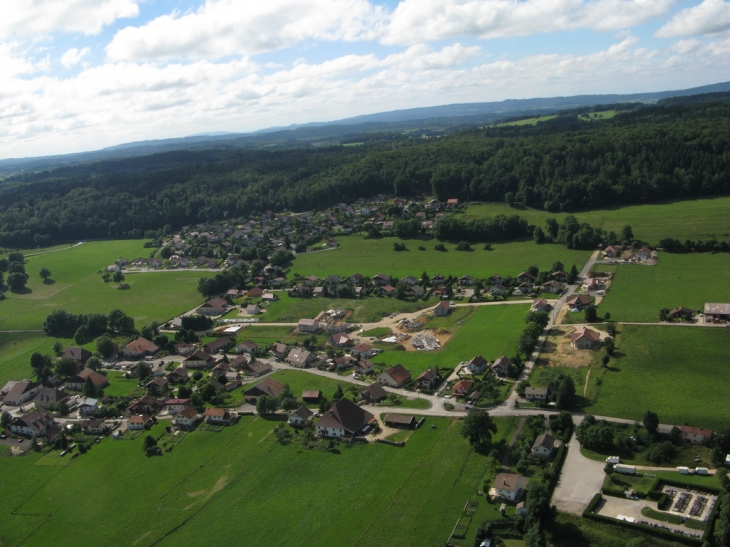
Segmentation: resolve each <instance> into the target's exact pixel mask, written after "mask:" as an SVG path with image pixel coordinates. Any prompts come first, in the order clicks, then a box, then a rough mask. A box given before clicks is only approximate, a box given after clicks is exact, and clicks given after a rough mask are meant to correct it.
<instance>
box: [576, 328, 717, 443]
mask: <svg viewBox="0 0 730 547" xmlns="http://www.w3.org/2000/svg"><path fill="white" fill-rule="evenodd" d="M728 355H730V330H729V329H706V328H699V327H698V328H690V327H669V326H649V325H647V326H641V325H623V326H621V327H620V330H619V332H618V333H617V337H616V358H614V359H612V360H611V362H610V363H609V367H608V368H607V369H601V368H595V367H594V368H593V369H592V380H591V381H592V382H593V381H594V380H595V379H597V378H600V381H601V385H600V386H598V398H597V401H595V403H593V404H592V405H591V406H590V407H589V408H588V409H587V411H588V412H590V413H591V414H596V415H601V416H615V417H618V418H628V419H630V420H641V419H642V418H643V415H644V413H645V412H646V410H647V409H650V410H652V411H654V412H656V413H657V414H658V415H659V419H660V421H661V423H665V424H675V425H681V424H684V423H688V424H690V425H694V426H698V427H707V428H710V429H719V428H725V427H727V416H728V414H730V385H729V384H728V383H727V381H726V380H727V356H728Z"/></svg>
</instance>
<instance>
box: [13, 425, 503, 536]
mask: <svg viewBox="0 0 730 547" xmlns="http://www.w3.org/2000/svg"><path fill="white" fill-rule="evenodd" d="M508 420H509V419H508ZM502 421H503V420H498V425H499V426H502ZM275 423H276V422H275V421H273V420H271V421H270V420H263V419H261V418H259V417H251V418H243V419H242V421H241V423H239V424H238V425H236V426H233V427H230V428H226V429H224V430H223V431H222V432H221V433H212V432H206V431H194V432H192V433H190V434H188V435H187V436H186V438H185V439H184V440H183V441H182V442H181V443H180V444H179V445H178V446H177V447H176V448H175V449H174V450H173V451H172V452H165V454H164V456H162V457H155V458H146V457H145V456H144V455H143V454H142V450H141V439H137V440H135V441H111V440H105V441H103V442H102V443H101V444H100V445H96V446H94V447H93V449H92V450H91V451H90V452H89V453H88V454H85V455H82V456H81V457H79V458H77V459H76V460H73V461H72V462H71V463H70V464H69V465H67V466H66V467H38V468H36V467H33V466H32V465H31V463H32V461H33V459H34V458H36V456H30V457H27V458H22V459H15V458H12V459H11V458H3V459H2V461H0V469H2V472H3V476H4V477H8V475H9V476H10V478H9V479H6V480H4V481H3V482H2V484H0V492H1V493H2V496H3V501H4V504H3V507H4V508H5V515H4V516H3V527H2V529H0V540H1V541H2V542H3V544H8V545H16V544H18V543H20V542H21V541H23V544H24V545H29V546H33V545H56V546H59V547H62V546H65V545H69V546H71V545H73V546H78V545H95V546H106V545H138V546H145V545H152V544H160V545H176V546H184V545H203V544H205V545H219V544H227V543H231V544H237V543H240V541H241V538H244V537H245V543H246V545H250V546H258V545H261V546H263V545H266V546H268V545H272V544H278V543H280V541H281V539H282V538H287V539H286V543H287V544H288V545H292V546H294V547H296V546H299V545H301V546H304V545H306V546H315V547H316V546H318V545H322V546H325V545H364V546H367V545H373V546H380V545H414V546H415V545H419V546H420V545H433V546H437V545H443V544H444V542H445V541H446V539H447V538H448V536H449V534H450V532H451V530H452V528H453V526H454V524H455V522H456V521H457V519H458V518H459V515H460V514H461V511H462V508H463V507H464V504H465V502H466V501H467V500H468V499H470V498H472V497H476V496H475V495H474V494H475V491H476V490H478V489H482V484H483V480H484V478H485V476H487V475H488V473H489V466H490V464H489V462H491V460H489V459H488V458H486V457H484V456H480V455H477V454H475V453H474V452H473V451H472V450H471V449H470V448H469V446H468V445H467V443H466V441H465V440H464V439H463V438H462V437H461V435H460V433H459V422H458V421H452V420H448V419H445V418H428V419H427V424H426V426H424V427H423V428H421V429H420V430H419V431H417V432H416V433H415V434H414V435H413V436H412V437H411V439H410V440H409V441H408V443H407V445H406V446H405V447H403V448H395V447H392V446H387V445H381V444H373V445H359V444H356V445H352V446H347V445H344V444H340V445H338V447H337V448H336V450H335V451H333V452H328V451H325V450H324V449H322V448H318V449H314V450H307V449H304V448H302V446H301V444H299V443H298V442H294V443H293V444H290V445H285V446H282V445H280V444H277V443H276V441H275V437H274V436H273V435H272V434H271V431H272V429H273V426H274V425H275ZM432 425H433V426H435V427H434V428H432V427H431V426H432ZM500 429H502V428H501V427H500ZM507 429H508V428H507ZM151 433H152V434H153V435H154V436H157V435H161V434H162V433H163V429H162V426H156V427H155V428H154V429H153V430H152V432H151ZM495 437H496V439H495V440H499V438H500V433H499V432H498V433H497V435H496V436H495ZM31 470H32V471H31ZM21 481H22V482H21ZM344 485H346V486H344ZM481 504H484V505H485V506H487V504H486V502H485V501H484V500H483V498H482V499H480V505H481ZM333 507H338V508H341V509H340V510H338V511H337V515H336V518H337V522H336V525H333V524H332V522H330V519H331V517H332V515H333V513H332V508H333ZM489 507H490V508H492V509H494V511H492V512H494V513H497V508H498V505H496V506H489ZM15 509H17V511H18V512H19V513H23V514H33V515H48V516H47V517H46V516H42V517H41V516H32V517H26V516H17V515H15V514H13V515H11V514H10V511H12V510H15ZM284 514H285V515H286V518H282V515H284ZM110 515H113V518H112V517H110ZM231 515H234V516H235V518H232V517H231ZM78 530H83V534H82V535H79V533H78ZM470 532H471V533H472V534H473V531H472V530H470ZM23 538H25V539H24V540H23Z"/></svg>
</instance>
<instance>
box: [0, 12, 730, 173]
mask: <svg viewBox="0 0 730 547" xmlns="http://www.w3.org/2000/svg"><path fill="white" fill-rule="evenodd" d="M49 7H51V8H53V9H48V8H49ZM6 11H7V18H6V19H5V21H4V24H3V23H0V68H2V69H3V70H2V71H1V72H0V73H1V74H2V76H0V78H1V79H0V82H2V84H3V89H4V91H5V94H4V95H0V146H1V148H0V150H2V152H0V159H10V158H13V159H21V158H32V157H40V156H53V155H63V154H70V153H81V152H87V151H92V150H100V149H103V148H108V147H111V146H117V145H120V144H126V143H130V142H137V141H145V140H158V139H170V138H181V137H184V136H195V135H201V134H210V133H220V132H230V133H251V132H255V131H258V130H262V129H268V128H272V127H280V128H282V129H285V128H287V127H289V126H292V125H302V124H310V123H328V122H326V121H319V120H327V121H329V122H331V121H336V120H342V119H346V118H352V117H356V116H361V115H368V114H375V113H381V112H391V111H395V110H408V109H413V108H423V107H432V106H444V105H450V104H468V103H479V102H499V101H504V100H510V99H526V98H538V97H540V98H542V97H545V98H547V97H558V96H563V97H569V96H574V95H610V94H633V93H647V92H658V91H667V90H680V89H687V88H693V87H698V86H703V85H709V84H713V83H718V82H725V81H728V80H730V55H728V53H730V3H727V2H723V1H722V0H701V1H697V0H695V1H687V0H684V1H679V2H674V1H672V0H657V1H655V2H651V3H647V2H644V1H642V0H595V1H593V2H584V1H581V0H571V2H566V3H549V4H544V3H543V2H541V1H540V0H525V1H523V2H519V3H515V2H509V1H506V0H484V1H477V0H450V1H448V2H437V1H435V0H434V1H429V2H416V1H415V0H401V1H397V0H385V1H381V2H370V1H368V0H345V1H342V2H331V1H326V0H275V1H274V2H270V3H267V4H266V5H255V6H254V5H249V6H242V5H240V4H236V3H235V2H233V0H208V1H205V2H203V1H201V0H176V1H166V2H153V3H147V2H143V1H142V0H101V1H99V2H93V3H89V2H88V0H70V1H65V2H59V1H56V0H53V1H51V2H45V3H43V5H41V3H40V2H35V3H33V2H32V3H30V4H29V3H28V2H25V1H22V0H10V2H9V5H8V6H6Z"/></svg>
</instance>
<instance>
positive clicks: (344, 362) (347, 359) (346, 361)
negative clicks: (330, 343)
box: [330, 355, 357, 371]
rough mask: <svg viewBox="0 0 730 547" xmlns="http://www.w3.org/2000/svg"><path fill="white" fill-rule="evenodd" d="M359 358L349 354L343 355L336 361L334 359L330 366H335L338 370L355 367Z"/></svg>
mask: <svg viewBox="0 0 730 547" xmlns="http://www.w3.org/2000/svg"><path fill="white" fill-rule="evenodd" d="M356 361H357V360H356V359H355V358H354V357H351V356H349V355H343V356H342V357H338V358H337V359H335V360H334V361H332V364H331V365H330V367H333V366H334V369H335V370H337V371H342V370H348V369H351V368H352V367H353V365H354V364H355V362H356Z"/></svg>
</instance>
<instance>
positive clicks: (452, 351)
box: [372, 304, 529, 378]
mask: <svg viewBox="0 0 730 547" xmlns="http://www.w3.org/2000/svg"><path fill="white" fill-rule="evenodd" d="M474 310H475V311H473V313H472V314H470V315H469V316H467V317H465V318H464V320H463V325H458V324H457V325H456V326H455V328H452V329H450V330H452V332H454V331H455V334H454V336H453V338H452V339H451V341H450V342H449V343H448V344H446V345H445V346H444V347H442V348H440V349H438V350H434V351H409V352H405V351H385V352H383V353H381V354H380V355H376V356H375V357H373V359H372V361H373V362H374V363H385V364H387V365H389V366H391V365H395V364H398V363H400V364H401V365H403V366H404V367H405V368H407V369H408V370H409V371H410V373H411V375H412V376H413V377H414V378H415V377H416V376H418V375H419V374H420V373H421V372H423V371H424V370H426V369H427V368H430V367H440V368H454V367H455V366H456V365H458V364H459V363H460V362H461V361H467V360H469V359H471V358H472V357H474V356H475V355H481V356H482V357H484V358H485V359H487V360H488V361H493V360H494V359H496V358H497V357H499V356H500V355H507V356H509V357H511V356H512V355H514V353H515V345H516V343H517V339H518V338H519V337H520V334H522V331H523V330H524V328H525V315H526V314H527V311H528V310H529V306H528V305H526V304H525V305H519V304H511V305H507V304H505V305H501V306H480V307H475V308H474ZM459 312H461V309H459ZM455 313H456V312H455ZM426 327H427V328H430V327H431V324H430V323H429V324H427V325H426Z"/></svg>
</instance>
